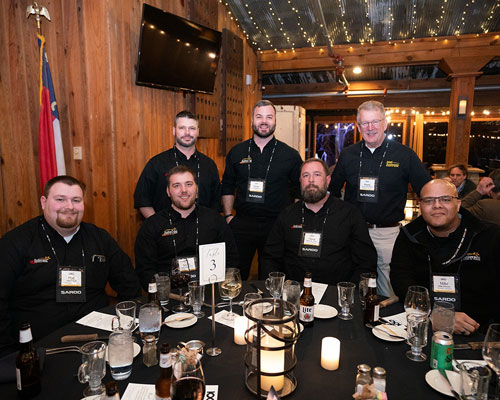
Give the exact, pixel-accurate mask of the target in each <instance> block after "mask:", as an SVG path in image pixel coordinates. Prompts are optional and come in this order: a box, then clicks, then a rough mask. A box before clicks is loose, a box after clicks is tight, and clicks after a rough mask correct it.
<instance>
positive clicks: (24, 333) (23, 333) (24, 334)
mask: <svg viewBox="0 0 500 400" xmlns="http://www.w3.org/2000/svg"><path fill="white" fill-rule="evenodd" d="M32 340H33V336H32V335H31V329H30V328H28V329H23V330H20V331H19V343H28V342H31V341H32Z"/></svg>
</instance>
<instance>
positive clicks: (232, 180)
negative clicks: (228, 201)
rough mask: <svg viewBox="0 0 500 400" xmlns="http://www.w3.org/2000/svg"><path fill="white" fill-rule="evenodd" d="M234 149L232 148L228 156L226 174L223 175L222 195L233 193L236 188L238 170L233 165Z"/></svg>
mask: <svg viewBox="0 0 500 400" xmlns="http://www.w3.org/2000/svg"><path fill="white" fill-rule="evenodd" d="M232 159H233V149H231V150H230V151H229V153H228V155H227V156H226V168H225V169H224V175H222V186H221V193H222V196H226V195H233V196H234V194H235V193H234V192H235V190H236V170H235V169H234V166H233V162H232Z"/></svg>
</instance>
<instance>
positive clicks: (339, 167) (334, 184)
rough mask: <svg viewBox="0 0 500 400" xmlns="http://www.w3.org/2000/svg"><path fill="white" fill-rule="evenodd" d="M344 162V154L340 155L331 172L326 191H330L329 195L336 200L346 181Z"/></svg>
mask: <svg viewBox="0 0 500 400" xmlns="http://www.w3.org/2000/svg"><path fill="white" fill-rule="evenodd" d="M345 162H346V161H345V154H344V153H341V154H340V157H339V161H338V162H337V164H336V165H335V168H334V170H333V172H332V179H331V181H330V186H328V190H329V191H330V193H331V194H332V195H333V196H335V197H337V198H340V196H341V190H342V188H343V187H344V183H345V181H346V179H347V176H346V173H345V166H344V164H345Z"/></svg>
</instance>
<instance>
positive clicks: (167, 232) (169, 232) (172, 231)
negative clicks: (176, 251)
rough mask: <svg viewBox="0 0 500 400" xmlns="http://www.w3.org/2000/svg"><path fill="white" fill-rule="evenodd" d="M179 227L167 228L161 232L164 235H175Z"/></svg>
mask: <svg viewBox="0 0 500 400" xmlns="http://www.w3.org/2000/svg"><path fill="white" fill-rule="evenodd" d="M177 233H178V232H177V228H175V227H174V228H169V229H165V230H164V231H163V233H162V234H161V235H162V236H173V235H177Z"/></svg>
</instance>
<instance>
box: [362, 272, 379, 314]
mask: <svg viewBox="0 0 500 400" xmlns="http://www.w3.org/2000/svg"><path fill="white" fill-rule="evenodd" d="M375 277H376V276H375V274H374V273H373V272H363V273H362V274H360V275H359V301H360V302H361V306H362V307H363V310H364V309H365V297H366V293H367V292H368V279H370V278H375Z"/></svg>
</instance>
